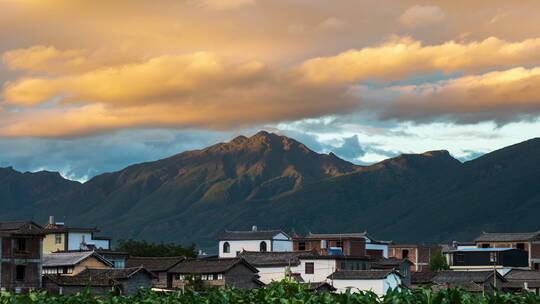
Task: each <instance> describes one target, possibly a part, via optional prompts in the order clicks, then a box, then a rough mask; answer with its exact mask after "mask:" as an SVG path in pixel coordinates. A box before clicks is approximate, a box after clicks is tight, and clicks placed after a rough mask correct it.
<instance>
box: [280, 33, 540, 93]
mask: <svg viewBox="0 0 540 304" xmlns="http://www.w3.org/2000/svg"><path fill="white" fill-rule="evenodd" d="M538 62H540V38H534V39H527V40H523V41H520V42H507V41H504V40H501V39H498V38H494V37H490V38H487V39H485V40H483V41H480V42H471V43H466V44H464V43H458V42H455V41H448V42H445V43H442V44H439V45H431V46H424V45H422V43H421V42H420V41H416V40H413V39H411V38H401V39H398V40H397V41H391V42H387V43H385V44H382V45H380V46H377V47H367V48H363V49H360V50H349V51H346V52H343V53H341V54H338V55H336V56H331V57H319V58H314V59H310V60H307V61H305V62H304V63H302V64H300V65H299V66H297V67H296V68H295V69H294V70H293V71H292V75H291V78H292V79H296V81H298V82H301V83H306V84H314V85H317V84H323V83H340V82H341V83H352V82H359V81H363V80H367V79H384V80H399V79H403V78H406V77H408V76H411V75H415V74H420V73H430V72H434V71H444V72H447V73H449V72H455V71H465V72H467V73H473V72H481V71H482V70H485V69H489V68H495V67H505V66H515V65H528V64H536V63H538Z"/></svg>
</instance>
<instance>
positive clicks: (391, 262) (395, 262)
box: [372, 258, 413, 269]
mask: <svg viewBox="0 0 540 304" xmlns="http://www.w3.org/2000/svg"><path fill="white" fill-rule="evenodd" d="M403 263H406V264H410V265H412V264H413V263H412V262H411V261H409V260H408V259H396V258H382V259H380V260H378V261H377V262H375V263H373V265H372V268H376V269H386V268H399V267H400V266H401V265H402V264H403Z"/></svg>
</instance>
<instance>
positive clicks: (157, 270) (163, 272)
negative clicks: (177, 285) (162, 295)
mask: <svg viewBox="0 0 540 304" xmlns="http://www.w3.org/2000/svg"><path fill="white" fill-rule="evenodd" d="M185 259H186V258H185V257H183V256H175V257H129V258H128V259H127V260H126V267H128V268H132V267H144V268H145V269H147V270H148V271H150V272H152V273H153V274H155V275H156V277H155V278H154V279H153V282H152V286H153V287H154V288H160V289H171V288H172V287H173V286H172V274H169V270H171V269H172V268H173V267H174V266H176V265H177V264H178V263H180V262H182V261H184V260H185Z"/></svg>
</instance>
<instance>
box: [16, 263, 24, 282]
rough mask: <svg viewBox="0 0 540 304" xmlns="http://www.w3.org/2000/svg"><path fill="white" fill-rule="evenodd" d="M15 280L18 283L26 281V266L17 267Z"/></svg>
mask: <svg viewBox="0 0 540 304" xmlns="http://www.w3.org/2000/svg"><path fill="white" fill-rule="evenodd" d="M15 272H16V273H15V279H16V280H17V281H24V275H25V272H26V266H24V265H17V267H15Z"/></svg>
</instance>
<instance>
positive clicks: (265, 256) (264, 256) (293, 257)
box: [240, 251, 316, 267]
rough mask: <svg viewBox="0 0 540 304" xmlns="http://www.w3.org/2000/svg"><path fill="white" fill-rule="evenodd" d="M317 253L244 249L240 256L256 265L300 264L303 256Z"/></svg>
mask: <svg viewBox="0 0 540 304" xmlns="http://www.w3.org/2000/svg"><path fill="white" fill-rule="evenodd" d="M310 255H316V254H315V253H313V252H311V251H281V252H279V251H274V252H259V251H243V252H241V253H240V256H241V257H242V258H244V259H245V260H246V261H247V262H248V263H250V264H251V265H253V266H255V267H265V266H288V265H291V266H298V265H300V257H301V256H310Z"/></svg>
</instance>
